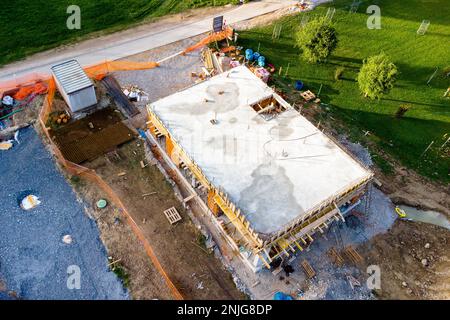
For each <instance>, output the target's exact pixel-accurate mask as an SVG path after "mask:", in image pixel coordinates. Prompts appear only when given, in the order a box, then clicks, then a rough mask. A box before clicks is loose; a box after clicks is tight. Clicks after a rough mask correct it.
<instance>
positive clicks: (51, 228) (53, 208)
mask: <svg viewBox="0 0 450 320" xmlns="http://www.w3.org/2000/svg"><path fill="white" fill-rule="evenodd" d="M19 140H20V142H21V143H20V144H17V143H14V147H13V148H12V149H10V150H8V151H1V152H0V199H1V201H2V203H1V205H0V235H1V236H0V278H1V279H3V281H4V283H5V285H6V289H7V290H4V291H14V292H15V293H16V295H17V296H18V297H19V298H21V299H128V292H127V291H126V290H124V288H123V286H122V284H121V281H120V280H119V279H118V278H117V277H116V276H115V274H114V273H112V272H110V271H109V268H108V266H107V263H108V261H107V252H106V250H105V248H104V246H103V244H102V243H101V241H100V239H99V232H98V229H97V226H96V223H95V221H93V220H91V219H90V218H89V217H88V216H87V215H86V214H85V211H84V204H83V203H80V202H79V201H78V200H77V198H76V196H75V194H74V192H73V191H72V188H71V186H70V185H69V184H68V183H67V181H66V180H65V178H64V177H63V176H62V174H61V173H60V172H59V171H58V170H57V169H56V167H55V163H54V160H53V159H52V157H51V155H50V154H49V152H48V151H47V150H46V149H45V147H44V145H43V144H42V142H41V141H40V139H39V137H38V135H37V134H36V132H35V131H34V129H33V128H32V127H29V128H27V129H22V130H21V131H20V136H19ZM29 193H32V194H35V195H37V196H38V197H39V198H40V200H41V201H42V203H41V204H40V205H39V206H38V207H37V208H35V209H33V210H31V211H24V210H22V209H21V208H20V207H19V201H20V199H21V197H23V196H24V195H26V194H29ZM67 234H69V235H71V237H72V239H73V241H72V243H71V244H65V243H64V242H63V241H62V237H63V236H64V235H67ZM69 266H78V267H79V270H80V284H81V288H80V289H68V286H67V281H68V268H69ZM76 269H77V268H76V267H75V270H76ZM4 297H5V295H4V292H3V298H4ZM0 299H2V296H1V295H0Z"/></svg>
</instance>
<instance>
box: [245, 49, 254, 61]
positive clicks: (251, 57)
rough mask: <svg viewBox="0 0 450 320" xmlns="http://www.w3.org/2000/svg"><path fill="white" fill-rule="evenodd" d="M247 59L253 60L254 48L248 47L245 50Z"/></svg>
mask: <svg viewBox="0 0 450 320" xmlns="http://www.w3.org/2000/svg"><path fill="white" fill-rule="evenodd" d="M245 59H247V60H249V61H252V60H253V50H252V49H247V50H245Z"/></svg>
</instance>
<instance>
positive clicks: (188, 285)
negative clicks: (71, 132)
mask: <svg viewBox="0 0 450 320" xmlns="http://www.w3.org/2000/svg"><path fill="white" fill-rule="evenodd" d="M118 153H119V155H120V159H116V160H114V161H113V162H109V161H107V160H106V159H105V157H100V158H98V159H96V160H94V161H92V162H91V163H89V164H88V165H87V166H88V167H90V168H92V169H95V170H96V171H97V173H98V174H99V175H100V176H101V177H102V178H103V179H105V181H107V183H109V184H110V186H111V187H112V188H113V189H114V191H115V192H116V193H117V194H118V196H119V197H120V198H121V199H122V201H123V202H124V205H125V207H126V208H127V210H128V211H129V212H130V214H131V215H132V216H133V218H134V219H135V221H136V223H138V225H139V227H140V228H141V229H142V230H143V232H144V234H145V236H146V238H147V239H148V240H149V242H150V243H151V245H152V247H153V249H154V251H155V254H156V256H157V257H158V259H159V260H160V262H161V264H162V265H163V267H164V269H165V271H166V272H167V273H168V275H169V277H170V278H171V280H172V281H173V282H174V284H175V285H176V287H177V288H178V289H179V290H180V292H181V294H182V295H183V296H184V297H185V298H186V299H241V298H243V294H242V293H241V292H239V291H238V290H237V288H236V286H235V284H234V282H233V280H232V278H231V276H230V274H229V273H228V272H227V271H226V270H225V268H224V266H223V265H222V264H221V262H220V260H218V259H216V258H215V256H214V255H213V254H212V253H210V252H208V251H207V250H206V248H205V247H204V243H203V240H202V236H201V234H200V233H199V231H198V230H197V229H196V227H195V226H194V224H193V223H192V222H191V221H190V219H189V217H188V216H187V215H186V213H185V211H184V209H183V207H182V206H181V204H180V202H179V201H178V200H177V199H176V198H175V195H174V192H173V189H172V186H171V185H170V184H169V183H168V182H167V181H166V179H165V177H164V176H163V174H162V173H161V172H160V171H159V169H158V168H157V167H156V166H154V165H151V164H150V165H148V166H147V167H145V168H141V165H140V161H141V160H145V150H144V145H143V141H141V140H138V141H133V142H130V143H128V144H125V145H123V146H122V147H120V148H118ZM121 172H126V174H125V175H123V176H118V175H117V174H118V173H121ZM143 195H146V196H143ZM170 207H175V208H176V209H177V210H178V212H179V213H180V214H181V216H182V218H183V219H182V221H180V222H178V223H176V224H175V225H171V224H170V223H169V222H168V220H167V218H166V217H165V215H164V213H163V211H164V210H165V209H168V208H170ZM127 267H128V265H127ZM130 275H131V279H133V278H134V276H135V275H136V274H135V272H130ZM141 290H142V289H141ZM131 293H132V294H133V296H134V294H135V293H134V290H133V288H131Z"/></svg>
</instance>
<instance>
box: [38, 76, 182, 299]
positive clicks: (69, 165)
mask: <svg viewBox="0 0 450 320" xmlns="http://www.w3.org/2000/svg"><path fill="white" fill-rule="evenodd" d="M55 91H56V87H55V81H54V80H53V79H51V80H50V81H49V86H48V93H47V95H46V97H45V100H44V103H43V106H42V110H41V112H40V113H39V122H40V124H41V127H42V130H43V131H44V133H45V135H46V136H47V138H48V141H49V143H50V148H51V150H52V151H53V154H54V155H55V157H56V159H57V161H58V162H59V163H60V164H61V165H62V166H63V167H64V169H65V170H66V171H67V172H68V173H70V174H72V175H77V176H81V177H83V178H86V179H87V180H89V181H91V182H93V183H95V184H96V185H97V186H98V187H100V189H101V190H103V191H104V192H105V193H106V194H107V195H108V197H109V199H110V200H111V201H112V202H113V203H114V204H115V205H116V206H117V207H119V208H120V209H121V212H122V214H123V215H124V216H125V218H126V220H127V223H128V225H129V226H130V227H131V229H132V230H133V232H134V234H135V235H136V236H137V237H138V239H139V240H140V241H141V243H142V245H143V246H144V248H145V252H146V253H147V255H148V257H149V258H150V260H151V262H152V263H153V265H154V266H155V268H156V269H157V271H158V272H159V273H160V275H161V276H162V277H163V278H164V280H165V282H166V284H167V286H168V287H169V289H170V291H171V293H172V295H173V297H174V298H175V299H176V300H183V299H184V298H183V296H182V295H181V293H180V292H179V291H178V289H177V288H176V286H175V285H174V283H173V282H172V280H171V279H170V277H169V276H168V275H167V273H166V272H165V271H164V268H163V267H162V265H161V263H160V262H159V260H158V258H157V257H156V255H155V253H154V251H153V248H152V246H151V245H150V243H149V242H148V240H147V239H146V238H145V235H144V233H143V232H142V230H141V228H140V227H139V226H138V224H137V223H136V221H135V220H134V219H133V217H132V216H131V214H130V213H129V212H128V210H127V209H126V208H125V206H124V204H123V203H122V201H121V200H120V198H119V197H118V196H117V194H116V193H115V192H114V190H113V189H112V188H111V187H110V186H109V185H108V184H107V183H106V182H105V181H104V180H103V179H102V178H101V177H100V176H99V175H97V173H96V172H95V170H93V169H89V168H86V167H83V166H81V165H78V164H76V163H73V162H71V161H68V160H66V159H65V158H64V156H63V154H62V153H61V151H60V150H59V148H58V147H57V146H56V145H55V144H54V142H53V140H52V139H51V136H50V133H49V131H48V128H47V126H46V122H47V118H48V115H49V113H50V111H51V105H52V102H53V98H54V95H55Z"/></svg>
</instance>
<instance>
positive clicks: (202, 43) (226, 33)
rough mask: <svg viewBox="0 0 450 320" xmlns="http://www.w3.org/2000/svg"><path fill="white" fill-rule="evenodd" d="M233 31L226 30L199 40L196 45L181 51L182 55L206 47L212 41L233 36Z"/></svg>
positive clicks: (230, 29)
mask: <svg viewBox="0 0 450 320" xmlns="http://www.w3.org/2000/svg"><path fill="white" fill-rule="evenodd" d="M233 33H234V30H233V29H232V28H229V27H228V28H226V29H225V30H223V31H221V32H216V33H213V34H211V35H209V36H208V37H206V38H204V39H202V40H200V41H199V42H197V43H196V44H194V45H193V46H190V47H189V48H187V49H186V50H184V51H183V53H184V54H185V53H188V52H191V51H195V50H197V49H200V48H201V47H203V46H206V45H208V44H210V43H211V42H214V41H221V40H223V39H225V38H230V37H232V36H233Z"/></svg>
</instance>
